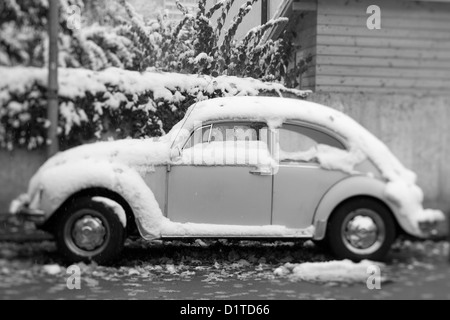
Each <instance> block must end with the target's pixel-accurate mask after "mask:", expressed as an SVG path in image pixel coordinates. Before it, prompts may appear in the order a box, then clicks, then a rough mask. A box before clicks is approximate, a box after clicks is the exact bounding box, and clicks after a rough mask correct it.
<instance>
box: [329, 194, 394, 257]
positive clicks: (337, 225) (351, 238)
mask: <svg viewBox="0 0 450 320" xmlns="http://www.w3.org/2000/svg"><path fill="white" fill-rule="evenodd" d="M395 237H396V224H395V221H394V219H393V217H392V215H391V212H390V210H389V209H388V208H387V207H386V206H385V205H384V204H383V203H381V202H379V201H377V200H375V199H371V198H358V199H353V200H349V201H347V202H346V203H344V204H342V205H341V206H339V207H338V208H337V209H336V211H335V212H334V213H333V215H332V217H331V219H330V222H329V224H328V236H327V239H328V244H329V247H330V249H331V251H332V253H333V254H334V255H335V256H336V257H337V258H339V259H350V260H353V261H361V260H375V261H379V260H383V259H384V258H385V256H386V255H387V253H388V252H389V250H390V248H391V246H392V243H393V242H394V240H395Z"/></svg>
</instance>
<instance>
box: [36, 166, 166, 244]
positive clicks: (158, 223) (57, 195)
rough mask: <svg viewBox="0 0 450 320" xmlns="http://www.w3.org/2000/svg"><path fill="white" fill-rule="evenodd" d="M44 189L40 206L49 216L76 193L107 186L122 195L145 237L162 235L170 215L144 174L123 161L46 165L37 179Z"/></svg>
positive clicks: (39, 188) (39, 185)
mask: <svg viewBox="0 0 450 320" xmlns="http://www.w3.org/2000/svg"><path fill="white" fill-rule="evenodd" d="M34 180H35V181H34V184H35V186H34V188H35V189H36V190H40V192H41V201H40V208H41V209H42V211H43V212H45V215H46V219H49V218H50V217H51V216H52V215H53V214H54V213H55V211H56V210H57V209H58V208H60V207H61V205H62V204H63V203H64V202H65V201H66V200H67V199H68V198H69V197H70V196H72V195H73V194H76V193H78V192H80V191H82V190H85V189H89V188H104V189H108V190H110V191H113V192H115V193H117V194H119V195H121V196H122V197H123V198H124V200H125V201H127V203H128V204H129V206H130V207H131V209H132V211H133V213H134V215H135V218H136V222H137V226H138V229H139V231H140V233H141V235H142V237H143V238H145V239H155V238H160V236H161V229H162V226H163V224H164V223H165V222H166V221H167V218H166V217H164V216H163V213H162V211H161V209H160V207H159V205H158V203H157V201H156V199H155V196H154V194H153V192H152V191H151V190H150V188H149V187H148V186H147V185H146V183H145V182H144V180H143V179H142V177H141V175H140V174H139V173H138V172H137V171H136V170H135V169H133V168H131V167H128V166H126V165H123V164H120V163H111V162H105V161H100V162H93V161H92V160H90V161H87V160H86V161H85V160H81V161H77V162H76V163H65V164H61V165H59V166H54V167H50V168H48V167H47V168H45V170H42V172H39V173H38V174H37V176H36V177H35V178H34Z"/></svg>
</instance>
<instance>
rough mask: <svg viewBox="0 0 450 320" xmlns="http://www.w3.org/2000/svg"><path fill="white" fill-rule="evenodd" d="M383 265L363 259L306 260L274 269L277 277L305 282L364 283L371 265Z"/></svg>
mask: <svg viewBox="0 0 450 320" xmlns="http://www.w3.org/2000/svg"><path fill="white" fill-rule="evenodd" d="M374 266H376V267H378V268H381V267H383V266H384V265H383V264H380V263H376V262H372V261H368V260H364V261H361V262H359V263H354V262H352V261H350V260H343V261H329V262H308V263H301V264H292V263H286V264H285V265H284V266H281V267H279V268H277V269H275V271H274V274H275V275H276V276H279V277H286V276H287V277H289V278H291V279H293V280H300V281H307V282H320V283H325V282H334V283H348V284H352V283H366V282H367V279H368V278H369V277H370V276H371V275H372V274H373V267H374Z"/></svg>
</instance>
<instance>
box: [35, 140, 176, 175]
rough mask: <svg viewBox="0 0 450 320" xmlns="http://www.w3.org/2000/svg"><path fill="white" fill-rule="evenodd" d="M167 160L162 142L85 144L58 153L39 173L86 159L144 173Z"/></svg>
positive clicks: (166, 148)
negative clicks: (118, 164) (124, 166)
mask: <svg viewBox="0 0 450 320" xmlns="http://www.w3.org/2000/svg"><path fill="white" fill-rule="evenodd" d="M169 159H170V143H168V142H167V141H166V140H165V139H159V140H157V139H142V140H134V139H126V140H118V141H108V142H97V143H93V144H87V145H83V146H79V147H76V148H73V149H70V150H67V151H64V152H61V153H58V154H57V155H55V156H54V157H52V158H50V159H49V160H48V161H47V162H46V163H45V164H44V165H43V166H42V168H41V169H40V171H45V170H46V169H49V168H52V167H58V166H63V165H65V164H67V163H70V162H78V161H80V160H88V161H93V162H104V161H106V162H109V163H120V164H123V165H126V166H130V167H132V168H134V169H136V170H138V172H148V171H152V170H153V166H155V165H158V164H166V163H168V161H169Z"/></svg>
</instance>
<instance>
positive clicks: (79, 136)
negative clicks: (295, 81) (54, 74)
mask: <svg viewBox="0 0 450 320" xmlns="http://www.w3.org/2000/svg"><path fill="white" fill-rule="evenodd" d="M0 74H1V75H2V77H1V78H0V106H1V107H0V121H1V123H2V124H3V126H2V127H1V128H0V147H3V148H8V149H14V147H17V146H22V147H27V148H28V149H35V148H37V147H41V146H44V145H45V143H46V141H45V136H46V130H47V127H48V125H49V123H48V121H47V120H46V119H45V117H44V115H45V113H46V107H47V98H46V87H47V70H46V69H40V68H25V67H13V68H7V67H0ZM263 93H265V94H273V95H279V96H281V95H283V94H288V95H293V96H295V97H300V98H304V97H306V95H307V94H308V93H307V92H304V91H299V90H294V89H288V88H286V87H284V86H283V85H281V84H278V83H267V82H262V81H259V80H255V79H251V78H247V79H242V78H237V77H231V76H230V77H228V76H220V77H216V78H214V77H209V76H198V75H186V74H177V73H162V72H144V73H139V72H135V71H127V70H123V69H117V68H110V69H106V70H104V71H99V72H95V71H91V70H86V69H64V68H60V69H59V101H60V128H59V136H60V140H61V144H62V146H63V147H73V146H76V145H80V144H83V143H86V142H91V141H98V140H106V139H108V138H113V139H121V138H127V137H132V138H146V137H154V136H161V135H163V134H165V133H166V132H168V131H169V130H170V129H171V128H172V126H173V125H175V124H176V123H177V122H178V121H179V120H181V118H182V117H183V116H184V112H185V110H186V109H187V108H188V107H189V106H190V105H192V104H193V103H195V102H197V101H203V100H207V99H210V98H212V97H220V96H226V97H229V96H248V95H250V96H256V95H260V94H263Z"/></svg>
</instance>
